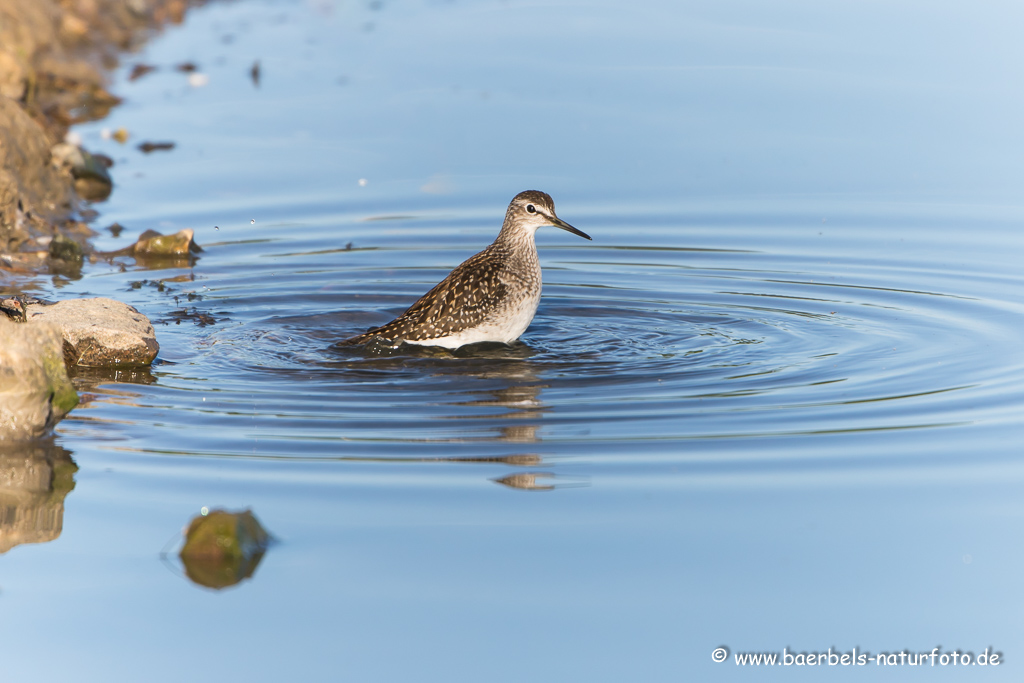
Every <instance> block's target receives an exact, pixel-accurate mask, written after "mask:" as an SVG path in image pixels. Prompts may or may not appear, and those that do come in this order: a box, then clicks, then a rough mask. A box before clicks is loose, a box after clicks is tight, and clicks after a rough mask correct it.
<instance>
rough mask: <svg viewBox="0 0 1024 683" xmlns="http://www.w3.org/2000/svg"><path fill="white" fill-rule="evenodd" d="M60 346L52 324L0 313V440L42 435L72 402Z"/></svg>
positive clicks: (75, 397)
mask: <svg viewBox="0 0 1024 683" xmlns="http://www.w3.org/2000/svg"><path fill="white" fill-rule="evenodd" d="M62 347H63V341H62V339H61V333H60V328H59V327H57V326H56V325H50V324H44V323H38V324H35V325H26V324H20V325H19V324H18V323H13V322H10V321H9V320H7V316H0V441H24V440H28V439H37V438H40V437H43V436H46V434H47V433H49V432H50V430H52V429H53V427H54V425H56V424H57V422H59V421H60V419H61V418H63V417H64V416H65V415H67V413H68V411H69V410H71V409H72V408H74V407H75V406H76V405H78V394H77V393H76V392H75V389H74V387H73V386H71V382H70V380H68V373H67V370H66V369H65V368H64V362H63V360H64V358H63V350H62Z"/></svg>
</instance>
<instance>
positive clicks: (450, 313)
mask: <svg viewBox="0 0 1024 683" xmlns="http://www.w3.org/2000/svg"><path fill="white" fill-rule="evenodd" d="M507 295H508V286H507V285H506V284H505V282H504V281H503V280H502V277H501V267H500V264H498V263H497V261H496V260H495V259H494V258H493V255H492V254H489V253H488V250H484V251H482V252H480V253H479V254H477V255H475V256H473V257H471V258H469V259H467V260H466V261H464V262H463V263H462V264H461V265H459V266H458V267H456V268H455V270H453V271H452V272H451V273H450V274H449V275H448V277H446V278H445V279H444V280H442V281H441V282H439V283H438V284H437V285H435V286H434V287H433V288H432V289H431V290H430V291H429V292H427V293H426V294H424V295H423V296H422V297H420V298H419V299H418V300H417V301H416V303H414V304H413V305H412V306H410V307H409V308H408V310H406V311H405V313H403V314H402V315H400V316H398V317H397V318H395V319H394V320H392V321H391V322H389V323H387V324H386V325H381V326H380V327H374V328H371V329H369V330H367V331H366V332H365V333H363V334H361V335H358V336H357V337H353V338H352V339H351V340H348V341H350V342H351V343H354V344H359V343H363V342H365V341H368V340H369V339H371V338H372V337H384V338H385V339H389V340H392V341H397V340H409V341H420V340H424V339H437V338H440V337H446V336H448V335H451V334H457V333H459V332H461V331H462V330H465V329H467V328H470V327H475V326H476V325H479V324H481V323H482V322H484V321H485V320H486V319H487V317H488V316H489V315H490V314H491V312H492V311H493V310H494V309H495V308H497V307H498V304H499V302H500V301H502V299H504V298H505V297H506V296H507Z"/></svg>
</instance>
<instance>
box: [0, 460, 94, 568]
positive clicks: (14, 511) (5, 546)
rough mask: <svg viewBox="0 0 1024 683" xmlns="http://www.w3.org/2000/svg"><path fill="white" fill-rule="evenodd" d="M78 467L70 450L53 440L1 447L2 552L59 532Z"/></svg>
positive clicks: (0, 507) (0, 523) (54, 536)
mask: <svg viewBox="0 0 1024 683" xmlns="http://www.w3.org/2000/svg"><path fill="white" fill-rule="evenodd" d="M77 471H78V467H77V466H76V465H75V463H74V461H73V460H72V459H71V453H70V452H69V451H67V450H65V449H63V448H61V447H60V446H55V445H53V444H52V443H47V442H43V443H40V444H32V445H21V446H19V447H17V448H13V447H10V446H7V447H3V448H0V553H6V552H7V551H8V550H10V549H11V548H13V547H14V546H16V545H21V544H22V543H46V542H48V541H52V540H54V539H55V538H57V537H58V536H60V532H61V529H62V528H63V526H64V497H65V496H67V494H68V492H69V491H71V489H73V488H75V480H74V474H75V472H77Z"/></svg>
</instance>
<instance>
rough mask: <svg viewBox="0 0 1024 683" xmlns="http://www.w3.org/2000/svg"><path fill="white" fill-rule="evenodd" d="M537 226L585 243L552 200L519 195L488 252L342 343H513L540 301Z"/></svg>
mask: <svg viewBox="0 0 1024 683" xmlns="http://www.w3.org/2000/svg"><path fill="white" fill-rule="evenodd" d="M542 225H555V226H557V227H560V228H562V229H564V230H568V231H570V232H573V233H575V234H577V235H580V236H582V237H586V238H587V239H590V237H589V236H587V235H586V234H585V233H583V232H581V231H579V230H577V229H576V228H574V227H572V226H571V225H569V224H568V223H565V222H564V221H562V220H561V219H559V218H558V217H557V216H556V215H555V205H554V202H553V201H552V199H551V197H549V196H548V195H546V194H544V193H543V192H537V191H535V190H530V191H527V192H520V193H519V194H518V195H516V196H515V198H514V199H513V200H512V202H511V203H510V204H509V207H508V211H507V212H506V213H505V222H504V224H503V225H502V228H501V232H499V233H498V237H497V238H496V239H495V240H494V242H493V243H492V244H491V245H490V246H489V247H487V248H486V249H484V250H483V251H481V252H480V253H479V254H476V255H475V256H473V257H471V258H469V259H468V260H466V261H465V262H463V263H462V264H461V265H459V266H458V267H457V268H455V269H454V270H453V271H452V272H451V273H449V275H448V277H446V278H445V279H444V280H442V281H441V282H440V283H438V284H437V285H436V286H435V287H434V288H433V289H431V290H430V291H429V292H427V293H426V294H424V295H423V296H422V297H421V298H420V299H419V300H418V301H417V302H416V303H414V304H413V305H412V306H410V307H409V309H408V310H407V311H405V313H403V314H402V315H400V316H399V317H397V318H395V319H394V320H392V321H391V322H389V323H388V324H386V325H382V326H380V327H374V328H371V329H369V330H367V331H366V332H365V333H363V334H360V335H357V336H355V337H352V338H350V339H346V340H345V341H344V342H343V343H345V344H363V343H366V342H368V341H370V340H371V339H375V338H380V339H384V340H386V341H388V342H390V343H392V344H399V343H402V342H406V343H410V344H422V345H438V346H447V347H450V348H455V347H458V346H462V345H463V344H471V343H475V342H480V341H499V342H505V343H508V342H510V341H513V340H514V339H516V338H518V337H519V335H520V334H522V333H523V332H524V331H525V330H526V327H527V326H529V324H530V321H531V320H532V319H533V314H534V313H535V312H536V310H537V303H538V302H539V300H540V291H541V273H540V262H539V261H538V259H537V247H536V245H535V243H534V239H533V236H534V232H535V231H536V230H537V228H538V227H540V226H542Z"/></svg>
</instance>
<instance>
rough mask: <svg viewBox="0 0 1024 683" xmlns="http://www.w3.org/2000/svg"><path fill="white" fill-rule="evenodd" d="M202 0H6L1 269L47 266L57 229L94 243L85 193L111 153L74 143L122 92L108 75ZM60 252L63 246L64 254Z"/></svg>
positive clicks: (106, 187)
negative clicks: (75, 131) (77, 130)
mask: <svg viewBox="0 0 1024 683" xmlns="http://www.w3.org/2000/svg"><path fill="white" fill-rule="evenodd" d="M199 4H202V1H201V0H0V274H2V272H3V271H7V272H9V273H15V274H16V273H19V272H21V273H33V272H39V271H41V270H43V269H45V268H46V267H47V265H48V262H49V261H50V259H51V258H53V257H54V255H53V254H52V253H51V245H53V243H54V241H56V238H58V237H60V238H63V239H65V240H70V241H72V242H74V243H76V244H78V245H79V246H80V247H81V250H82V251H85V252H88V251H89V245H88V239H89V237H91V236H92V234H93V233H92V230H91V229H90V228H89V226H88V225H87V224H86V223H84V222H83V221H82V220H80V215H81V214H80V211H81V209H82V208H83V201H85V200H99V199H103V198H105V196H106V195H107V194H109V192H110V189H111V182H110V176H109V174H108V173H107V170H106V169H107V168H108V166H109V163H110V161H109V159H106V158H104V157H101V156H99V155H97V156H93V155H91V154H89V153H88V151H86V150H83V149H81V148H79V147H77V146H76V145H73V144H68V143H67V142H65V136H66V135H67V132H68V129H69V127H70V126H72V125H74V124H76V123H81V122H84V121H92V120H97V119H101V118H103V117H105V116H106V115H107V114H108V113H109V111H110V109H111V107H114V106H116V105H117V104H118V103H119V102H120V99H119V98H118V97H116V96H115V95H112V94H111V93H110V92H108V91H107V90H106V76H105V74H106V73H107V72H108V71H109V70H110V69H112V68H114V67H115V66H117V64H118V60H119V58H120V57H121V56H122V55H123V54H125V53H129V52H132V51H133V50H136V49H138V47H139V46H141V45H142V44H143V43H144V42H145V41H146V40H147V39H148V38H149V37H150V36H151V35H153V33H154V32H155V31H157V30H159V29H160V28H161V27H163V26H165V25H167V24H169V23H180V22H181V21H182V19H183V18H184V15H185V12H186V11H187V9H188V8H189V7H191V6H195V5H199ZM57 258H59V255H58V256H57Z"/></svg>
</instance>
